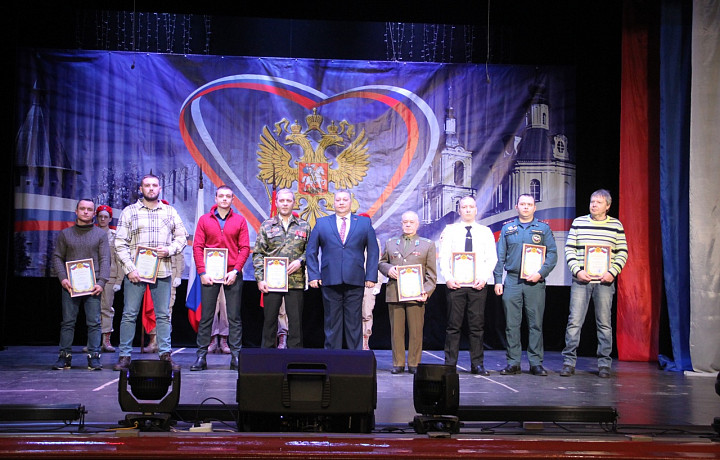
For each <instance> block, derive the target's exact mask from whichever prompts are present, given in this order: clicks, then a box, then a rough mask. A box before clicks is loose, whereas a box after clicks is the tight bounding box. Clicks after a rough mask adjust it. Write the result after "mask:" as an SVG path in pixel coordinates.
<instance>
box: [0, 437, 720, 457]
mask: <svg viewBox="0 0 720 460" xmlns="http://www.w3.org/2000/svg"><path fill="white" fill-rule="evenodd" d="M434 436H435V434H433V433H431V434H430V435H428V436H416V435H397V434H383V435H367V436H360V435H346V434H337V435H331V434H316V433H308V434H298V433H294V434H277V433H265V434H258V433H255V434H218V433H147V432H134V431H133V432H123V433H115V434H112V435H108V434H106V433H102V434H89V435H88V434H67V433H63V434H47V433H43V434H36V435H33V434H27V433H24V434H22V435H11V434H8V433H5V434H3V435H0V458H15V459H29V458H32V459H51V458H52V459H56V458H83V459H86V458H132V459H146V458H147V459H163V458H175V459H177V458H219V459H222V458H283V459H307V458H314V459H322V458H342V459H354V458H358V459H362V458H366V459H367V458H375V459H377V458H396V459H397V458H400V459H404V458H408V459H409V458H412V459H441V458H442V459H452V458H511V457H514V458H518V457H522V458H529V459H535V458H559V459H562V458H568V459H570V458H573V459H576V458H582V459H610V458H612V459H625V458H627V459H671V458H672V459H675V458H684V459H688V458H690V459H694V458H697V459H710V458H715V459H720V442H717V440H711V439H706V440H699V439H697V438H693V439H672V438H667V437H665V438H662V439H659V440H656V439H653V438H651V437H642V436H620V435H615V436H614V437H611V438H607V437H591V438H579V437H570V436H568V437H566V438H563V439H549V438H541V437H516V436H513V437H502V436H500V437H498V436H482V435H472V436H468V435H462V434H455V435H452V436H442V437H434Z"/></svg>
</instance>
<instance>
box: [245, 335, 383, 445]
mask: <svg viewBox="0 0 720 460" xmlns="http://www.w3.org/2000/svg"><path fill="white" fill-rule="evenodd" d="M238 364H239V366H238V380H237V395H236V400H237V403H238V430H240V431H328V432H340V433H369V432H370V431H372V429H373V428H374V426H375V408H376V406H377V377H376V362H375V355H374V354H373V352H372V351H362V350H357V351H356V350H319V349H308V348H305V349H285V350H278V349H275V348H270V349H265V348H260V349H258V348H249V349H243V350H241V352H240V355H239V358H238Z"/></svg>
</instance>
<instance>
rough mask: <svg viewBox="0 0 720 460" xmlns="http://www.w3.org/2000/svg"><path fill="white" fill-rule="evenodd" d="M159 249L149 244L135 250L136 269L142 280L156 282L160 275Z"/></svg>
mask: <svg viewBox="0 0 720 460" xmlns="http://www.w3.org/2000/svg"><path fill="white" fill-rule="evenodd" d="M158 262H159V259H158V252H157V249H155V248H151V247H148V246H138V247H137V250H136V252H135V269H136V270H137V272H138V276H139V277H140V281H143V282H145V283H154V282H155V281H157V275H158Z"/></svg>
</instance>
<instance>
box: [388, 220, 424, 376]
mask: <svg viewBox="0 0 720 460" xmlns="http://www.w3.org/2000/svg"><path fill="white" fill-rule="evenodd" d="M419 226H420V219H419V218H418V215H417V213H415V212H413V211H406V212H405V213H403V215H402V230H403V234H402V236H399V237H395V238H390V239H389V240H388V242H387V243H386V244H385V252H384V253H383V255H382V257H381V258H380V265H379V267H380V273H382V274H383V275H385V276H387V277H388V284H387V289H386V290H385V300H387V304H388V313H389V314H390V329H391V333H390V335H391V343H392V355H393V368H392V371H391V372H392V373H393V374H401V373H403V372H404V371H405V320H406V319H407V326H408V332H409V338H408V357H407V363H408V372H410V373H411V374H415V373H416V372H417V366H418V364H419V363H420V358H421V356H422V344H423V325H424V324H425V302H426V301H427V299H428V297H430V295H431V294H432V293H433V291H434V290H435V282H436V279H437V276H436V273H435V272H436V268H437V267H436V263H435V252H436V251H435V243H434V242H433V241H431V240H428V239H427V238H421V237H420V236H418V234H417V229H418V227H419ZM405 265H420V266H421V267H422V273H421V274H420V276H421V283H422V286H421V287H420V290H421V292H420V299H416V300H402V301H401V300H400V296H399V293H398V282H397V279H398V276H399V272H398V266H405ZM411 273H412V272H411Z"/></svg>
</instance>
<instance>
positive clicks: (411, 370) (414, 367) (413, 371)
mask: <svg viewBox="0 0 720 460" xmlns="http://www.w3.org/2000/svg"><path fill="white" fill-rule="evenodd" d="M408 372H410V373H411V374H413V375H415V374H417V366H408Z"/></svg>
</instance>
